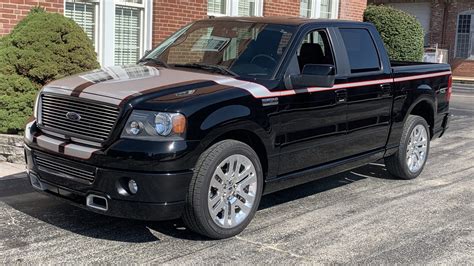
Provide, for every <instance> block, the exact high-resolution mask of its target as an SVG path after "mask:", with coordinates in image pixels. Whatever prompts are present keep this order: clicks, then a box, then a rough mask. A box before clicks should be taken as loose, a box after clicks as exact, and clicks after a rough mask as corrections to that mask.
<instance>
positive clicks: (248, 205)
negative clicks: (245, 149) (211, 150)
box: [207, 154, 257, 228]
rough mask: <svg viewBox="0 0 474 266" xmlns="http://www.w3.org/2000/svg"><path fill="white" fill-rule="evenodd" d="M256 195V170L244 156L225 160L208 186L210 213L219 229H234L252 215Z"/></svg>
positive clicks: (233, 156) (235, 156) (230, 157)
mask: <svg viewBox="0 0 474 266" xmlns="http://www.w3.org/2000/svg"><path fill="white" fill-rule="evenodd" d="M256 194H257V173H256V171H255V167H254V165H253V163H252V161H250V159H249V158H247V157H246V156H244V155H240V154H234V155H231V156H229V157H227V158H225V159H224V160H223V161H222V162H221V163H220V164H219V165H218V166H217V168H216V170H215V171H214V174H213V175H212V178H211V182H210V184H209V196H208V200H207V205H208V210H209V214H210V215H211V218H212V220H213V221H214V222H215V223H216V224H217V225H218V226H220V227H223V228H233V227H235V226H237V225H239V224H240V223H242V222H243V221H244V220H245V218H247V216H248V215H249V214H250V212H251V210H252V207H253V205H254V202H255V197H256Z"/></svg>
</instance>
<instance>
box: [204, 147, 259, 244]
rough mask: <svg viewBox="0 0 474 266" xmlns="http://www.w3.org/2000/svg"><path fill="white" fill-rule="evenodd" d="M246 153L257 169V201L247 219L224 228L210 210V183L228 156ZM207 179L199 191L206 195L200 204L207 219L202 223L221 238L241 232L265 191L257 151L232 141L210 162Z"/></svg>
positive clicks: (252, 215) (251, 217)
mask: <svg viewBox="0 0 474 266" xmlns="http://www.w3.org/2000/svg"><path fill="white" fill-rule="evenodd" d="M236 154H240V155H244V156H245V157H247V158H248V159H250V161H251V162H252V164H253V165H254V167H255V171H256V174H257V194H256V196H255V202H254V205H253V206H252V210H251V211H250V214H249V215H248V216H247V217H246V218H245V220H244V221H243V222H242V223H240V224H239V225H238V226H236V227H235V228H223V227H220V226H218V225H217V224H216V223H215V222H214V220H213V218H212V217H211V214H210V213H209V211H208V207H207V206H208V193H209V185H210V182H211V178H212V175H213V174H214V171H215V170H216V168H217V166H218V165H219V164H220V163H221V162H222V161H223V160H224V159H225V158H227V157H229V156H231V155H236ZM204 177H205V180H204V182H203V186H201V188H200V190H201V191H199V193H200V195H205V196H201V197H200V202H199V204H200V206H201V208H202V209H201V210H200V211H203V212H204V214H205V215H203V216H201V217H203V218H204V219H205V221H201V224H202V225H203V226H205V227H207V228H206V229H207V231H209V229H210V230H211V231H213V232H215V234H216V236H219V238H225V237H229V236H233V235H237V234H239V233H240V232H242V231H243V230H244V229H245V228H246V227H247V225H248V224H249V223H250V221H251V220H252V219H253V217H254V216H255V213H256V211H257V209H258V205H259V204H260V199H261V196H262V191H263V172H262V167H261V164H260V160H259V158H258V156H257V154H256V153H255V151H254V150H253V149H252V148H250V147H249V146H248V145H246V144H244V143H241V142H237V141H235V142H234V143H232V146H231V147H229V148H227V149H224V150H223V151H222V152H220V153H219V154H218V156H217V157H216V158H215V159H214V160H213V161H212V162H211V163H210V164H209V167H208V168H207V169H206V173H205V175H204Z"/></svg>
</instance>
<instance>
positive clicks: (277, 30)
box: [25, 17, 452, 239]
mask: <svg viewBox="0 0 474 266" xmlns="http://www.w3.org/2000/svg"><path fill="white" fill-rule="evenodd" d="M451 87H452V79H451V70H450V66H449V65H447V64H431V63H414V62H391V61H390V59H389V57H388V55H387V52H386V50H385V48H384V44H383V42H382V39H381V38H380V35H379V33H378V32H377V30H376V29H375V27H374V26H373V25H372V24H368V23H362V22H350V21H339V20H319V19H318V20H312V19H303V18H282V17H274V18H271V17H270V18H248V17H246V18H226V17H223V18H213V19H205V20H200V21H197V22H194V23H191V24H189V25H187V26H186V27H184V28H182V29H181V30H179V31H177V32H176V33H175V34H173V35H172V36H171V37H169V38H168V39H167V40H165V41H164V42H162V43H161V44H159V45H158V46H157V47H156V48H155V49H153V50H152V51H150V52H148V53H147V54H146V55H145V56H144V57H143V58H142V59H141V60H140V61H139V62H138V63H137V64H136V65H127V66H114V67H104V68H102V69H98V70H94V71H90V72H87V73H81V74H78V75H74V76H71V77H66V78H63V79H60V80H57V81H53V82H51V83H49V84H47V85H46V86H45V87H44V88H42V90H41V91H40V93H39V95H38V99H37V101H36V103H35V120H34V121H33V122H31V123H29V124H28V125H27V127H26V132H25V156H26V162H27V169H28V176H29V178H30V181H31V184H32V186H33V187H34V188H36V189H37V190H38V191H40V192H43V193H46V194H47V195H51V196H53V197H56V198H59V199H62V200H65V201H67V202H69V203H71V204H74V205H76V206H79V207H82V208H86V209H88V210H90V211H94V212H97V213H102V214H105V215H111V216H118V217H126V218H133V219H140V220H164V219H176V218H183V220H184V222H185V224H186V225H187V226H188V227H189V228H190V229H191V230H193V231H195V232H198V233H200V234H203V235H205V236H208V237H210V238H216V239H219V238H226V237H231V236H234V235H236V234H238V233H240V232H241V231H242V230H244V228H245V227H246V226H247V225H248V224H249V223H250V221H251V220H252V218H253V217H254V215H255V213H256V211H257V208H258V205H259V202H260V199H261V197H262V195H263V194H266V193H271V192H274V191H277V190H282V189H285V188H288V187H291V186H295V185H298V184H303V183H306V182H309V181H311V180H315V179H318V178H321V177H326V176H330V175H333V174H335V173H338V172H342V171H347V170H350V169H353V168H356V167H359V166H362V165H365V164H368V163H371V162H374V161H378V160H380V159H384V160H385V164H386V168H387V170H388V172H389V173H390V174H392V175H393V176H396V177H399V178H402V179H412V178H415V177H417V176H418V175H419V174H420V173H421V171H422V170H423V167H424V165H425V162H426V160H427V157H428V152H429V147H430V141H431V140H433V139H435V138H437V137H440V136H441V135H443V134H444V132H445V131H446V129H447V128H448V123H449V99H450V95H451Z"/></svg>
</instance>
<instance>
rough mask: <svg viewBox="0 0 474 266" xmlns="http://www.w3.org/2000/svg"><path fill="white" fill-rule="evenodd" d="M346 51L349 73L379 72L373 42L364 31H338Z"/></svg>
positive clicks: (367, 32)
mask: <svg viewBox="0 0 474 266" xmlns="http://www.w3.org/2000/svg"><path fill="white" fill-rule="evenodd" d="M339 31H340V32H341V35H342V39H343V40H344V45H345V46H346V49H347V55H348V57H349V63H350V65H351V73H360V72H368V71H377V70H380V59H379V55H378V53H377V48H376V47H375V44H374V41H373V40H372V37H371V36H370V33H369V31H367V30H366V29H340V30H339Z"/></svg>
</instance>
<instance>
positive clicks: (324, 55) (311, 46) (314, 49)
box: [297, 30, 334, 71]
mask: <svg viewBox="0 0 474 266" xmlns="http://www.w3.org/2000/svg"><path fill="white" fill-rule="evenodd" d="M297 55H298V63H299V65H300V71H303V68H304V66H305V65H307V64H329V65H334V60H333V56H332V51H331V46H330V45H329V39H328V36H327V34H326V32H325V31H322V30H319V31H313V32H310V33H308V34H307V35H306V37H305V38H304V39H303V42H302V43H301V45H300V47H299V49H298V52H297Z"/></svg>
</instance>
